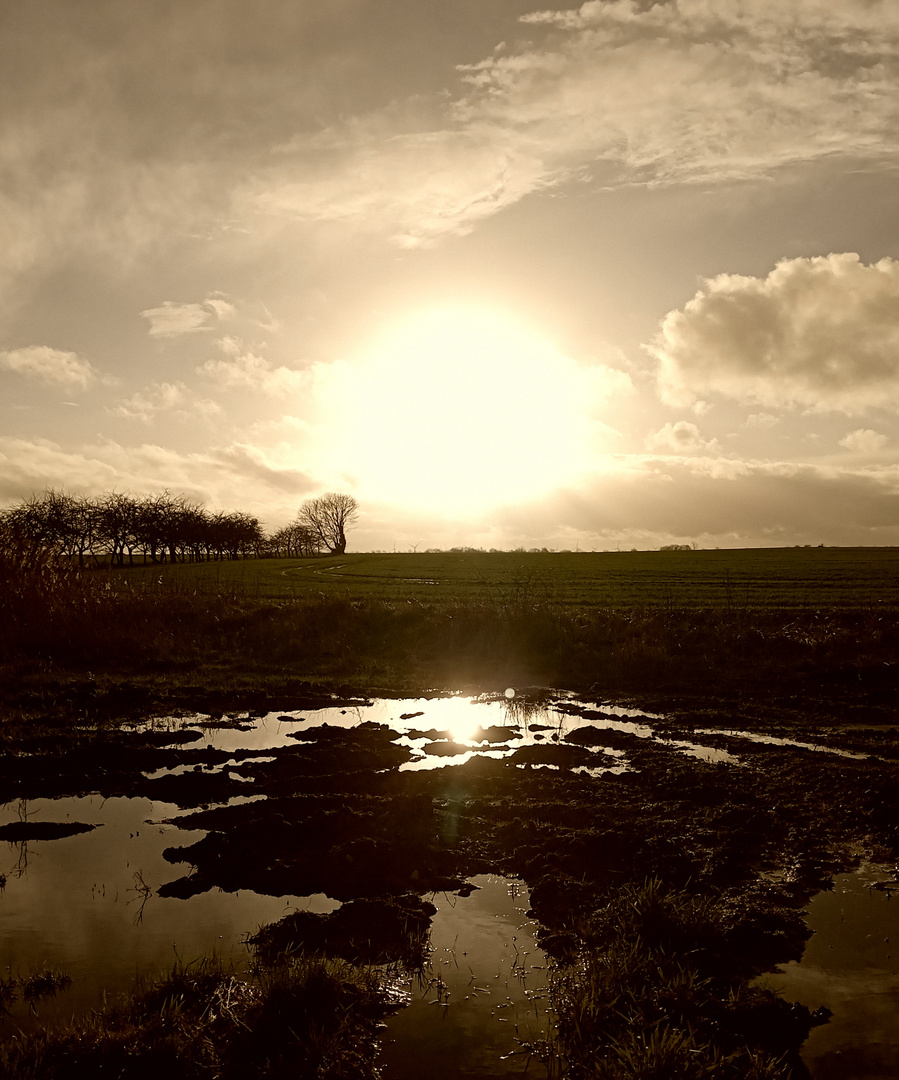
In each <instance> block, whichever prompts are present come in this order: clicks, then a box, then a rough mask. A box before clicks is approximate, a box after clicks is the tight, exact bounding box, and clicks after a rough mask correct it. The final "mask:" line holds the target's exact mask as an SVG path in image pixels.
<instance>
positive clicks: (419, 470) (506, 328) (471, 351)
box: [324, 307, 595, 515]
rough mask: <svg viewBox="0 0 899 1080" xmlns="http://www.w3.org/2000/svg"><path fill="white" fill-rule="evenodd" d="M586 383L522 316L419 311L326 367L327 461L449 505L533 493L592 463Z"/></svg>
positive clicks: (396, 492)
mask: <svg viewBox="0 0 899 1080" xmlns="http://www.w3.org/2000/svg"><path fill="white" fill-rule="evenodd" d="M591 387H594V383H593V382H592V381H591V379H590V377H589V373H588V372H587V371H585V369H583V368H580V367H579V366H578V365H577V363H576V362H575V361H574V360H572V359H571V358H569V357H566V356H564V355H563V354H562V353H560V352H559V351H558V350H557V349H556V348H554V346H553V345H552V344H551V343H549V342H548V341H546V340H543V339H541V338H540V337H539V336H537V335H533V334H531V333H530V332H529V331H528V329H527V328H526V326H525V325H524V324H523V323H522V324H518V323H516V322H515V321H513V320H512V319H510V318H508V317H503V316H499V315H497V314H494V313H491V312H485V311H481V310H479V309H476V308H471V307H456V308H444V309H436V310H429V311H426V312H421V313H418V314H416V315H414V316H412V317H408V318H406V319H405V320H403V321H399V322H397V323H395V324H393V325H392V326H391V327H390V328H389V329H388V331H387V333H386V334H385V335H384V336H383V337H382V338H381V339H380V340H379V341H378V342H377V343H376V344H375V345H373V347H372V348H371V349H370V350H368V351H367V352H365V354H363V355H361V356H360V357H358V358H356V359H355V360H353V361H352V362H345V363H343V364H341V365H339V366H336V367H335V368H333V369H332V370H331V371H330V372H329V373H328V376H327V386H326V387H325V388H324V390H325V397H326V399H327V405H326V407H327V411H328V413H329V416H330V417H331V420H330V421H329V429H328V438H329V445H328V447H327V448H326V454H327V457H328V465H329V466H330V467H331V468H332V469H334V470H335V471H336V470H340V471H342V472H343V473H344V474H345V475H347V476H352V477H353V478H354V480H355V483H356V490H357V492H358V494H360V495H361V496H362V497H368V498H375V499H379V500H384V501H386V502H390V503H395V504H408V505H412V506H415V507H416V508H420V509H425V510H433V511H443V512H445V513H448V514H456V515H458V514H463V513H476V512H478V511H481V510H485V509H487V508H488V507H491V506H495V505H500V504H503V503H511V502H515V501H521V500H524V499H529V498H534V497H537V496H539V495H540V494H542V493H544V492H549V491H550V490H552V489H553V488H556V487H559V486H561V485H563V484H564V483H566V481H568V480H569V479H571V478H572V477H574V476H577V475H579V474H580V473H582V472H583V471H585V470H586V469H587V468H588V467H589V464H590V457H591V453H594V454H595V448H592V447H591V438H592V436H593V434H594V427H595V425H594V424H593V423H592V421H591V418H590V410H591V407H592V406H593V405H594V401H593V398H594V393H593V391H592V390H591Z"/></svg>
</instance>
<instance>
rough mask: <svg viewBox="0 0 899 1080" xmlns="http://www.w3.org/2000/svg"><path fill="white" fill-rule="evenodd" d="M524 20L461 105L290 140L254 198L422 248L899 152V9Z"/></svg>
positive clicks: (632, 13) (375, 116)
mask: <svg viewBox="0 0 899 1080" xmlns="http://www.w3.org/2000/svg"><path fill="white" fill-rule="evenodd" d="M523 21H524V22H525V23H526V24H527V25H528V27H529V30H530V36H529V38H528V39H526V40H524V41H523V42H522V43H520V44H518V45H516V46H513V47H508V46H507V47H506V48H504V49H502V50H499V51H495V52H494V53H492V54H491V55H490V56H489V57H487V58H485V59H483V60H481V61H480V62H477V63H472V64H466V65H460V66H459V68H458V73H459V76H460V78H461V79H462V81H463V91H462V92H461V93H456V94H455V95H454V96H446V97H445V98H444V101H443V102H441V101H440V99H436V100H435V99H424V98H419V99H411V100H409V101H406V102H403V103H401V104H399V105H398V104H396V103H394V104H392V105H391V106H390V107H389V108H386V109H380V110H377V111H373V112H371V113H369V114H367V115H363V116H354V117H352V118H349V119H346V120H342V121H340V122H337V123H334V124H331V125H329V126H326V127H324V128H323V129H321V130H320V131H318V132H317V133H315V134H314V135H312V136H307V135H304V136H298V137H296V138H294V139H293V140H288V141H287V142H285V143H284V144H283V145H282V146H281V147H280V152H279V154H278V155H276V157H275V158H274V159H273V162H272V164H271V165H270V166H269V168H268V169H267V170H258V171H257V173H256V175H255V177H254V180H253V182H252V183H251V184H250V185H248V186H247V188H246V189H245V190H244V191H243V192H242V193H241V194H242V197H243V198H244V199H245V200H246V201H247V203H248V205H249V206H250V207H251V208H253V209H255V210H262V211H263V212H265V213H268V214H274V215H286V216H288V217H292V218H298V219H304V220H317V221H332V222H344V223H349V224H351V225H353V226H354V227H355V228H357V229H366V228H370V229H387V230H389V231H391V232H392V233H393V235H394V238H395V239H396V240H397V241H398V242H399V243H400V244H402V245H405V246H415V245H418V244H422V243H428V242H431V241H433V240H434V239H436V238H439V237H440V236H443V235H447V234H464V233H466V232H469V231H471V230H472V229H473V228H474V227H475V226H476V225H477V223H478V222H480V221H481V220H483V219H484V218H485V217H487V216H489V215H492V214H494V213H496V212H498V211H500V210H502V209H503V208H505V207H508V206H510V205H512V204H514V203H516V202H518V201H519V200H521V199H522V198H524V197H526V196H527V195H530V194H532V193H535V192H540V191H545V190H547V189H550V188H557V187H559V186H561V185H565V184H568V183H570V182H580V181H587V180H597V181H599V182H600V183H602V184H605V185H610V186H614V185H619V184H633V183H644V184H656V185H658V184H673V183H685V182H689V183H692V182H702V183H709V182H725V181H734V180H744V179H747V178H755V177H760V176H768V175H770V174H772V173H773V172H774V171H775V170H777V169H779V168H781V167H783V166H785V165H793V164H796V163H800V162H810V161H815V160H820V159H823V158H828V159H830V158H833V157H835V156H842V157H851V158H864V159H868V160H871V159H878V160H891V161H893V162H895V160H896V157H897V153H899V146H897V143H896V140H895V138H894V132H895V130H896V128H897V126H899V11H897V9H896V8H895V7H894V6H890V5H886V4H882V3H871V2H869V0H841V3H840V4H839V5H833V4H828V3H826V2H823V0H796V2H794V3H791V4H779V3H775V2H774V0H744V2H741V3H734V4H712V3H710V2H709V0H679V2H678V3H657V4H652V5H648V4H642V3H641V4H637V3H635V2H631V0H596V2H590V3H586V4H583V5H582V6H581V8H580V9H578V10H576V11H572V10H565V11H544V12H538V13H535V14H532V15H530V16H526V17H525V18H524V20H523ZM449 93H450V91H448V94H449Z"/></svg>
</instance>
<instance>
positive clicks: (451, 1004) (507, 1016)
mask: <svg viewBox="0 0 899 1080" xmlns="http://www.w3.org/2000/svg"><path fill="white" fill-rule="evenodd" d="M471 881H472V883H473V884H474V885H476V886H478V888H477V889H475V890H474V891H473V892H472V893H471V895H470V896H466V897H462V896H451V895H445V894H444V895H441V894H438V895H437V896H433V897H431V898H430V899H431V901H432V903H434V904H435V905H436V907H437V914H436V915H435V916H434V917H433V919H432V922H431V945H432V954H431V963H430V967H429V969H428V970H427V971H426V972H425V975H424V976H423V977H422V978H419V977H417V976H414V977H409V978H406V979H405V980H404V982H403V990H404V992H405V994H406V997H407V1000H408V1005H407V1007H406V1008H405V1009H402V1010H401V1011H400V1012H398V1013H397V1014H396V1015H394V1016H393V1017H391V1018H390V1020H388V1022H387V1029H386V1031H385V1033H384V1036H383V1039H382V1051H381V1061H382V1065H383V1075H384V1076H385V1077H390V1080H419V1078H420V1077H421V1076H422V1074H423V1073H424V1072H426V1073H427V1075H428V1077H429V1078H430V1080H444V1078H445V1080H457V1078H460V1077H477V1078H479V1080H500V1078H503V1077H512V1076H522V1075H524V1073H525V1071H526V1070H527V1069H528V1066H529V1065H530V1070H531V1072H534V1070H535V1067H536V1063H535V1062H534V1061H533V1060H530V1052H529V1050H528V1045H529V1044H532V1043H537V1042H539V1041H540V1040H546V1039H547V1038H548V1035H549V1033H550V1030H551V1027H552V1017H551V1015H550V1014H549V1012H548V1007H549V992H548V989H547V960H546V957H545V956H544V954H543V952H542V951H541V950H540V949H539V948H538V946H537V943H536V941H535V939H534V925H533V923H531V922H530V921H529V920H528V919H527V918H526V915H525V912H526V911H527V909H528V894H527V890H526V889H524V887H523V886H521V885H520V884H519V883H517V882H514V881H509V880H507V879H505V878H500V877H494V876H492V875H480V876H477V877H474V878H472V879H471ZM425 1063H427V1067H426V1068H425ZM535 1075H539V1073H535Z"/></svg>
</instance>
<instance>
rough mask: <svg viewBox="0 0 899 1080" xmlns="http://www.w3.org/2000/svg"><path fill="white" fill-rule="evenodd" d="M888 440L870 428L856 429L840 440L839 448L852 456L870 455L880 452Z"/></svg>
mask: <svg viewBox="0 0 899 1080" xmlns="http://www.w3.org/2000/svg"><path fill="white" fill-rule="evenodd" d="M889 441H890V440H889V439H888V438H887V436H886V435H884V434H883V433H882V432H880V431H872V430H871V428H856V429H855V431H850V432H849V433H848V434H847V435H846V436H844V437H843V438H842V439H840V446H845V448H846V449H847V450H849V451H851V452H852V453H853V454H865V455H871V454H876V453H878V452H879V451H881V450H882V449H883V448H884V447H885V446H886V445H887V443H888V442H889Z"/></svg>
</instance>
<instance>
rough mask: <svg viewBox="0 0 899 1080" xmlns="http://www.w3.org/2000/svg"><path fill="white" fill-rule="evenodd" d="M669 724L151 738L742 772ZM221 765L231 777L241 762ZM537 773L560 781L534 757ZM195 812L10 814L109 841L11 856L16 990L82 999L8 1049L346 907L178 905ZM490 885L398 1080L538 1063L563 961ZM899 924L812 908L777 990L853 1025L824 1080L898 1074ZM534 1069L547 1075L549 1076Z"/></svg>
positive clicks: (481, 722)
mask: <svg viewBox="0 0 899 1080" xmlns="http://www.w3.org/2000/svg"><path fill="white" fill-rule="evenodd" d="M571 705H574V706H575V707H573V708H571V707H569V706H571ZM658 719H659V718H658V717H655V716H652V715H649V714H644V713H640V712H637V711H635V710H628V709H619V708H609V707H607V706H604V705H601V704H592V705H591V704H588V703H584V702H579V703H572V702H569V701H568V700H567V699H565V698H564V696H562V697H560V698H556V699H554V700H551V701H547V702H545V703H544V704H542V705H538V706H534V705H532V704H524V703H522V702H520V701H518V700H516V699H515V698H514V695H513V696H512V697H510V698H505V699H499V700H496V699H492V700H482V699H469V698H463V697H445V698H434V699H412V700H404V701H396V700H376V701H372V702H360V703H358V705H355V706H352V707H347V706H343V707H337V708H329V709H319V710H298V711H296V712H285V713H277V714H275V713H271V714H268V715H266V716H261V717H259V716H257V717H252V718H251V717H247V716H245V715H242V716H238V717H235V718H231V719H230V720H228V721H226V722H225V723H224V724H222V722H220V721H216V720H213V718H211V717H207V716H198V715H190V716H183V717H166V718H157V719H155V720H152V721H149V722H148V724H147V725H143V726H150V727H155V728H171V729H174V730H181V729H190V730H194V731H197V732H198V733H199V737H198V738H197V739H196V740H195V741H193V742H191V743H190V744H189V746H190V748H191V749H196V750H198V751H202V750H203V749H204V748H206V747H215V748H217V749H219V750H223V751H226V752H232V751H244V752H247V751H249V752H251V753H254V754H257V755H259V756H260V757H262V756H265V755H266V752H274V751H277V748H278V747H280V746H285V745H291V744H292V743H293V741H294V735H295V734H296V733H297V732H301V731H303V730H306V729H308V728H310V727H315V726H318V725H321V724H330V725H332V726H342V727H353V726H356V725H357V724H360V723H363V722H367V721H373V722H376V723H385V724H389V725H390V726H391V728H393V729H394V730H396V731H398V732H400V733H401V735H400V739H399V740H398V742H399V743H400V744H401V745H405V746H408V747H409V748H410V749H411V750H412V751H413V753H414V755H415V757H414V760H412V761H409V762H407V763H405V764H404V765H403V766H401V768H404V769H447V768H452V767H453V765H456V764H461V763H462V762H464V761H465V760H468V759H469V758H470V757H472V756H473V755H476V754H480V755H489V756H492V757H504V756H507V755H511V754H514V752H515V751H516V750H517V749H519V748H521V747H523V746H530V747H539V746H541V745H547V746H548V745H551V744H552V743H554V742H560V741H563V740H564V739H565V737H566V736H567V735H569V734H570V733H572V732H574V731H577V730H578V729H582V728H588V727H592V728H598V729H605V730H607V731H609V732H613V733H615V734H616V735H617V736H620V737H622V738H624V739H625V740H626V739H628V738H630V739H632V740H634V742H635V744H639V742H642V741H654V742H655V743H656V744H657V745H659V746H662V747H664V748H665V749H666V750H667V751H669V752H670V753H672V754H678V755H687V756H690V757H694V758H700V759H701V760H705V761H709V762H718V763H721V764H722V765H724V766H726V767H737V766H739V764H740V759H739V757H738V756H737V755H735V754H732V753H729V752H727V751H724V750H722V749H720V747H717V748H716V747H714V746H710V745H704V744H703V742H702V741H701V736H703V735H706V734H708V735H718V734H721V733H719V732H715V731H709V732H697V733H696V735H695V736H694V738H695V737H699V738H700V741H698V742H693V741H689V742H688V741H684V740H666V739H663V738H658V737H657V736H656V733H655V728H654V722H655V721H656V720H658ZM728 734H733V733H728ZM619 741H620V740H619ZM597 751H598V753H600V754H601V755H602V756H601V758H600V762H601V764H600V766H599V767H596V768H593V769H591V770H590V771H591V774H593V775H596V776H597V777H598V778H600V777H601V776H602V774H604V773H607V772H608V773H618V772H622V771H626V770H627V769H628V768H630V765H629V763H628V759H627V752H626V750H623V749H621V748H615V747H606V748H603V747H601V746H600V747H597ZM189 767H190V766H185V765H183V764H182V765H179V766H177V767H176V768H175V769H173V770H172V771H182V770H185V769H187V768H189ZM220 767H221V768H222V769H223V770H225V771H227V769H228V764H227V763H225V764H224V765H222V766H220ZM522 767H525V766H522ZM526 767H552V766H546V765H540V764H539V761H538V759H537V758H533V760H532V762H531V763H530V764H528V765H527V766H526ZM167 771H168V770H166V769H162V770H159V772H158V773H155V774H153V775H154V776H155V775H164V774H165V773H166V772H167ZM180 813H181V811H179V810H178V808H177V807H176V806H174V805H173V804H171V803H167V802H161V801H153V800H150V799H146V798H110V799H102V798H101V797H100V796H98V795H86V796H83V797H80V798H65V799H53V800H49V799H47V800H40V799H36V800H29V801H28V802H27V803H22V802H16V803H7V804H6V805H0V826H2V825H5V824H9V823H14V822H18V821H23V820H27V821H29V822H83V823H87V824H90V825H96V826H97V828H95V829H93V830H92V831H90V832H84V833H81V834H79V835H74V836H69V837H65V838H62V839H56V840H42V841H29V842H24V843H6V842H5V841H0V875H3V876H5V879H6V885H5V887H4V888H2V889H0V978H3V977H9V976H21V977H25V976H29V975H33V974H37V973H39V972H40V971H41V970H43V969H44V968H45V967H47V966H50V967H52V968H54V969H57V970H60V971H62V972H64V973H66V974H68V975H69V976H71V979H72V984H71V987H70V988H69V989H67V990H65V991H64V992H62V993H60V994H59V995H58V996H57V997H56V998H53V999H48V1000H45V1001H42V1002H39V1003H38V1004H37V1005H36V1007H35V1011H32V1010H31V1008H30V1007H27V1006H24V1005H22V1004H21V1003H18V1004H17V1005H15V1006H13V1012H12V1014H11V1015H10V1016H8V1017H6V1018H3V1017H0V1036H2V1035H6V1034H9V1033H10V1032H11V1031H13V1030H15V1029H16V1028H18V1027H25V1028H27V1027H29V1026H33V1025H34V1024H36V1023H38V1022H40V1021H45V1020H52V1019H54V1018H56V1017H63V1018H68V1017H71V1016H72V1015H73V1014H79V1013H83V1012H84V1011H86V1010H89V1009H92V1008H95V1007H97V1006H99V1005H101V1004H102V1003H103V1001H104V1000H105V999H106V998H107V997H109V998H110V999H114V998H115V997H116V996H117V995H119V994H120V993H123V992H126V991H128V990H129V989H131V988H132V986H133V983H134V979H135V977H139V976H141V977H147V976H149V977H152V976H155V975H158V974H162V973H165V972H168V971H170V970H171V968H172V966H173V964H174V963H176V962H178V961H180V962H184V963H187V962H190V961H192V960H195V959H198V958H200V957H202V956H204V955H209V954H211V953H215V954H216V955H218V956H219V957H221V958H223V959H224V960H226V961H227V960H231V961H233V962H234V963H235V964H237V965H238V966H240V965H241V964H242V963H243V962H245V961H246V959H247V951H246V948H245V946H244V945H243V941H244V939H245V937H246V936H247V935H248V934H249V933H252V932H254V931H255V930H256V929H257V928H258V927H259V926H261V925H264V924H266V923H271V922H275V921H277V920H278V919H280V918H281V917H282V916H283V915H285V914H287V913H289V912H290V911H292V910H296V909H297V908H307V909H309V910H312V911H316V912H325V911H330V910H333V909H334V908H336V907H337V906H338V905H337V903H336V902H335V901H333V900H331V899H329V898H328V897H325V896H322V895H318V896H312V897H298V896H293V897H271V896H264V895H260V894H257V893H254V892H251V891H241V892H237V893H226V892H222V891H220V890H212V891H209V892H206V893H203V894H200V895H196V896H193V897H191V898H190V899H189V900H182V899H176V898H170V897H160V896H159V895H157V890H158V889H159V887H160V886H161V885H163V884H165V883H166V882H168V881H170V880H171V879H172V878H173V877H177V876H179V874H180V871H178V870H176V869H175V868H173V867H172V865H171V864H170V863H168V862H167V861H166V860H165V859H163V857H162V852H163V850H164V849H165V848H166V847H169V846H173V845H182V844H188V843H191V842H192V841H194V840H196V839H199V838H200V836H201V835H202V833H200V832H197V831H186V830H181V829H179V828H178V827H177V826H176V825H175V824H172V823H167V821H168V820H170V819H177V817H178V816H179V814H180ZM473 884H475V885H477V886H478V888H476V889H475V890H474V891H473V892H472V893H471V895H469V896H465V897H461V896H457V895H438V896H434V897H432V898H431V899H432V900H433V902H434V903H435V905H436V906H437V908H438V913H437V915H436V916H435V917H434V920H433V924H432V938H431V940H432V948H433V953H432V962H431V968H430V971H429V972H427V973H426V975H425V977H424V978H423V979H422V980H420V981H412V980H406V981H405V983H404V985H403V986H402V987H401V989H402V990H403V991H404V993H405V998H406V1001H407V1005H406V1007H405V1008H404V1009H402V1010H401V1011H400V1012H398V1013H397V1015H396V1016H394V1017H393V1018H392V1019H391V1020H390V1021H389V1023H388V1026H387V1029H386V1032H385V1036H384V1039H383V1054H384V1075H385V1076H386V1077H388V1078H389V1080H406V1078H409V1080H411V1078H412V1077H416V1078H417V1077H418V1076H420V1075H421V1069H422V1062H425V1061H426V1062H427V1073H428V1075H429V1077H430V1078H431V1080H441V1078H442V1077H447V1078H449V1077H451V1076H452V1077H464V1076H472V1077H474V1076H477V1077H481V1078H484V1080H492V1078H493V1077H496V1078H500V1077H508V1076H517V1075H521V1074H522V1073H523V1072H524V1071H525V1069H526V1068H527V1067H528V1063H529V1056H528V1047H529V1046H531V1045H533V1044H535V1043H538V1044H539V1041H540V1040H541V1039H544V1038H546V1036H547V1033H548V1031H549V1029H550V1025H551V1019H550V1017H549V1016H548V1014H547V1007H548V1004H547V994H546V979H547V971H546V960H545V958H544V957H543V955H542V953H541V952H540V950H539V949H538V948H537V946H536V943H535V940H534V936H533V927H532V926H531V924H530V923H529V922H528V920H527V918H526V916H525V912H526V910H527V906H528V901H527V893H526V891H525V890H524V889H523V887H522V886H521V885H520V884H517V883H515V882H512V881H508V880H506V879H503V878H493V877H489V878H488V877H484V878H475V879H473ZM897 916H899V896H897V898H896V899H894V900H890V899H889V894H887V893H884V892H874V891H872V890H870V889H868V888H867V887H866V883H865V881H864V880H863V879H861V878H859V877H858V876H843V877H841V878H839V879H838V880H837V884H836V887H835V889H834V891H833V892H832V893H824V894H822V895H821V896H820V897H818V898H816V900H815V901H814V902H813V904H812V907H811V912H810V924H811V925H812V928H813V929H815V931H816V934H815V936H814V937H813V938H812V939H811V942H810V943H809V946H808V948H807V950H806V954H805V957H804V959H803V961H802V963H801V964H798V965H788V966H787V967H786V968H785V969H784V972H783V974H782V975H778V976H772V977H771V982H772V984H773V985H776V986H777V987H778V988H779V989H781V990H782V992H783V994H784V996H785V997H787V998H788V999H790V1000H799V1001H802V1002H804V1003H805V1004H808V1005H809V1006H811V1007H812V1008H816V1007H817V1006H818V1005H822V1004H823V1005H827V1006H828V1007H829V1008H830V1009H831V1010H832V1011H833V1012H834V1014H835V1015H834V1019H833V1020H832V1021H831V1023H830V1024H829V1025H826V1026H824V1027H822V1028H818V1029H816V1030H814V1031H813V1032H812V1036H811V1038H810V1040H809V1043H808V1045H807V1060H808V1063H809V1065H810V1067H811V1069H812V1074H813V1076H814V1077H815V1080H830V1078H831V1077H843V1078H846V1080H852V1078H856V1077H858V1078H860V1077H867V1078H868V1080H871V1078H882V1077H887V1076H889V1077H893V1076H895V1075H896V1070H895V1063H896V1061H897V1060H899V1034H897V1032H899V1022H897V1021H899V982H897V964H896V961H895V960H894V956H895V955H896V954H895V953H894V952H893V948H892V945H891V942H893V943H896V944H899V927H897V925H896V917H897ZM860 1032H864V1035H863V1036H862V1035H861V1034H859V1033H860ZM530 1070H531V1072H532V1074H534V1075H539V1074H540V1073H539V1067H538V1066H537V1064H536V1062H534V1061H533V1060H531V1061H530ZM853 1070H854V1071H853ZM884 1070H887V1071H884Z"/></svg>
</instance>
